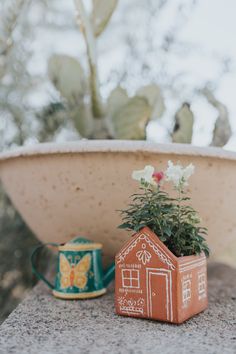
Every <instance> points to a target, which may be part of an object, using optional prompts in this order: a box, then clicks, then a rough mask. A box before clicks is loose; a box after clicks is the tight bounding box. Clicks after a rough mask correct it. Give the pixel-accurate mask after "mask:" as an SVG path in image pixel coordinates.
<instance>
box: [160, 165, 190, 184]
mask: <svg viewBox="0 0 236 354" xmlns="http://www.w3.org/2000/svg"><path fill="white" fill-rule="evenodd" d="M194 168H195V167H194V165H193V164H192V163H191V164H190V165H188V166H187V167H185V168H184V167H183V166H181V165H180V164H177V165H174V164H173V162H172V161H168V167H167V170H166V172H165V175H166V178H167V181H171V182H173V183H174V186H175V187H179V186H180V185H182V186H187V185H188V179H189V177H190V176H192V174H193V173H194Z"/></svg>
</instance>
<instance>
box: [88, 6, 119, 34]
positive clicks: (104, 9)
mask: <svg viewBox="0 0 236 354" xmlns="http://www.w3.org/2000/svg"><path fill="white" fill-rule="evenodd" d="M117 3H118V0H93V11H92V15H91V22H92V26H93V32H94V35H95V36H96V37H98V36H99V35H100V34H101V33H102V32H103V31H104V29H105V28H106V26H107V24H108V22H109V21H110V18H111V16H112V14H113V12H114V10H115V8H116V6H117Z"/></svg>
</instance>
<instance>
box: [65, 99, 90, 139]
mask: <svg viewBox="0 0 236 354" xmlns="http://www.w3.org/2000/svg"><path fill="white" fill-rule="evenodd" d="M69 115H70V118H71V119H72V120H73V123H74V126H75V128H76V129H77V131H78V132H79V134H80V135H81V136H82V137H84V138H89V137H90V136H91V134H92V132H93V117H92V115H91V109H90V107H89V106H87V105H85V104H79V105H78V106H77V107H75V108H71V109H70V112H69Z"/></svg>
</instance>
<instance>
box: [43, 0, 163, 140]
mask: <svg viewBox="0 0 236 354" xmlns="http://www.w3.org/2000/svg"><path fill="white" fill-rule="evenodd" d="M117 3H118V0H110V1H106V0H93V2H92V5H93V8H92V11H91V14H90V15H89V14H88V13H87V12H86V9H85V7H84V3H83V1H82V0H75V6H76V10H77V13H78V24H79V27H80V29H81V31H82V34H83V36H84V40H85V44H86V49H87V61H88V68H89V74H88V75H86V74H85V70H83V68H82V66H81V65H80V63H79V61H78V60H77V59H75V58H72V57H69V56H67V55H59V54H57V55H53V56H52V57H51V58H50V59H49V63H48V74H49V78H50V80H51V82H52V83H53V84H54V86H55V88H56V89H57V90H58V91H59V93H60V95H61V98H62V101H63V103H64V105H65V107H66V108H67V109H66V111H67V112H68V113H67V114H68V116H69V117H70V118H71V119H72V121H73V123H74V126H75V128H76V129H77V131H78V132H79V134H80V136H81V137H86V138H115V139H145V138H146V125H147V124H148V121H149V120H150V119H154V118H159V117H161V115H162V113H163V112H164V110H165V105H164V99H163V96H162V94H161V90H160V88H159V87H158V86H157V85H155V84H152V85H147V86H145V87H143V88H141V89H139V90H138V91H137V93H136V95H135V96H133V97H129V96H128V94H127V92H126V91H125V90H124V89H123V88H121V87H116V88H115V89H114V90H113V91H112V92H111V93H110V95H109V97H108V100H107V102H106V103H104V102H103V101H102V99H101V94H100V84H99V75H98V68H97V51H96V38H97V37H98V36H100V35H101V34H102V32H103V31H104V30H105V28H106V26H107V25H108V23H109V21H110V18H111V16H112V14H113V12H114V10H115V8H116V6H117ZM88 97H89V101H88Z"/></svg>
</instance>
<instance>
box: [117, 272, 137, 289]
mask: <svg viewBox="0 0 236 354" xmlns="http://www.w3.org/2000/svg"><path fill="white" fill-rule="evenodd" d="M125 272H127V273H128V276H127V275H126V276H125ZM127 273H126V274H127ZM121 274H122V275H121V278H122V287H123V288H132V289H139V288H140V271H139V269H130V268H125V269H122V273H121ZM134 274H135V275H136V276H134ZM127 282H128V284H127ZM135 282H137V284H136V285H135Z"/></svg>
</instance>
